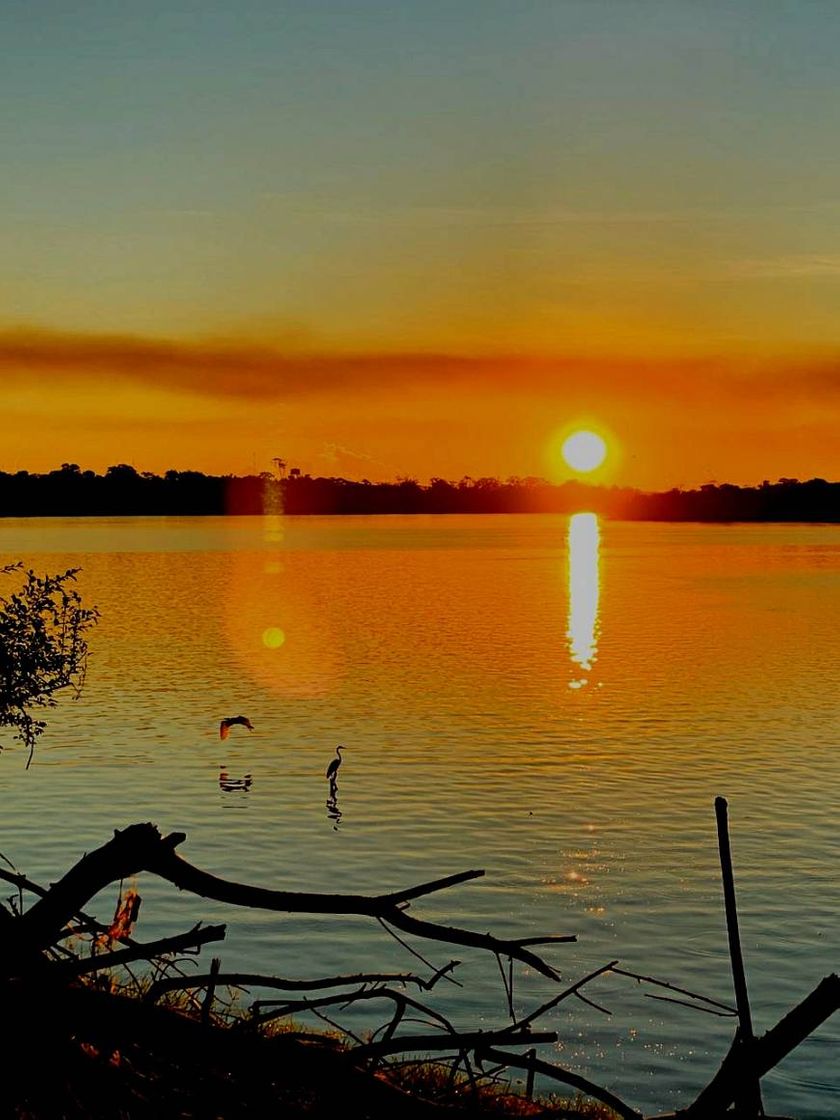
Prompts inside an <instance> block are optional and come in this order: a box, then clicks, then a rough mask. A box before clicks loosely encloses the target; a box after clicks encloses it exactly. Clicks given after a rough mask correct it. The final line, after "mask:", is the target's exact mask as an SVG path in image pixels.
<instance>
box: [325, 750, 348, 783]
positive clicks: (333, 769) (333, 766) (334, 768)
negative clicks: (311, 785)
mask: <svg viewBox="0 0 840 1120" xmlns="http://www.w3.org/2000/svg"><path fill="white" fill-rule="evenodd" d="M343 750H345V748H344V747H336V748H335V754H336V757H335V758H334V759H333V760H332V762H331V763H330V764H329V766H328V767H327V779H328V781H329V782H330V783H331V784H335V778H336V774H338V768H339V766H340V765H341V752H342V751H343Z"/></svg>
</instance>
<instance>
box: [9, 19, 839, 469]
mask: <svg viewBox="0 0 840 1120" xmlns="http://www.w3.org/2000/svg"><path fill="white" fill-rule="evenodd" d="M48 7H49V9H50V13H49V18H46V17H45V16H44V15H43V13H41V15H38V14H37V13H35V11H34V9H33V10H30V9H29V8H27V7H26V6H23V7H19V9H17V10H16V11H15V13H12V14H10V17H9V20H8V21H7V25H6V27H5V28H4V32H5V35H6V37H7V39H8V51H7V58H6V64H5V65H4V67H3V68H2V70H0V103H2V104H3V106H4V110H5V124H4V128H5V129H6V131H5V133H4V169H5V173H4V179H3V183H2V185H1V186H0V246H2V256H0V469H3V470H7V471H8V470H18V469H28V470H33V471H41V470H49V469H52V468H54V467H56V466H58V465H60V463H61V462H65V461H66V462H77V463H79V464H80V466H82V467H83V468H93V469H96V470H102V469H104V468H106V467H107V466H109V465H110V464H112V463H116V462H129V463H131V464H133V465H134V466H135V467H136V468H137V469H139V470H153V471H163V470H166V469H168V468H170V467H174V468H178V469H187V468H194V469H199V470H205V471H213V472H224V473H227V472H236V473H242V472H247V471H253V470H264V469H269V468H270V466H271V459H272V458H273V457H275V456H281V457H283V458H285V459H286V460H288V461H289V462H290V464H293V465H297V466H299V467H300V468H301V469H302V470H304V471H309V472H311V473H319V474H321V473H324V474H343V475H347V476H349V477H357V478H358V477H368V478H371V479H381V478H393V477H395V476H396V475H410V476H415V477H418V478H420V479H421V480H425V479H427V478H429V477H430V476H434V475H440V476H444V477H448V478H454V479H457V478H460V477H462V476H463V475H465V474H469V475H472V476H474V477H478V476H483V475H497V476H501V477H508V476H511V475H518V476H526V475H541V476H547V477H553V478H555V477H563V476H564V475H565V472H564V471H563V470H562V468H560V467H559V465H558V464H557V462H556V456H555V457H554V458H552V456H551V454H550V453H549V450H548V449H549V448H551V447H552V446H555V445H556V438H555V437H556V433H557V432H558V431H566V430H567V429H568V428H569V427H570V426H574V425H576V424H581V425H583V424H586V425H588V426H593V427H595V428H597V429H598V430H600V431H603V432H604V433H605V434H606V435H607V436H608V440H609V443H610V449H611V453H610V456H609V459H608V462H607V466H606V467H605V468H604V469H603V471H602V472H600V473H599V476H598V477H599V480H601V481H605V482H609V481H615V482H617V483H621V484H629V485H638V486H642V487H645V488H664V487H669V486H672V485H694V484H698V483H702V482H706V481H710V480H712V479H716V480H718V481H732V482H739V483H751V482H758V481H761V480H762V479H765V478H768V479H771V480H773V479H776V478H778V477H780V476H791V477H800V478H806V477H812V476H823V477H828V478H832V479H836V478H838V477H840V449H838V448H839V445H840V441H838V439H837V434H836V433H837V432H838V431H840V372H838V371H840V322H838V315H837V308H838V307H839V306H840V221H838V217H840V204H838V202H837V199H838V198H840V163H838V161H837V160H836V158H835V156H834V154H833V148H832V146H831V144H830V139H829V137H830V130H828V129H827V127H826V124H827V122H830V121H831V120H832V119H833V117H834V116H836V115H837V114H838V112H840V80H838V77H837V73H838V71H837V66H836V57H835V51H834V49H833V45H834V44H835V43H836V42H837V38H838V36H840V9H838V10H837V11H836V12H835V11H834V10H833V9H831V8H830V7H828V8H826V7H825V6H823V5H819V6H816V7H815V8H814V10H813V12H812V11H811V9H810V8H809V9H808V10H804V9H802V6H801V5H784V4H783V5H774V6H772V11H771V10H768V7H767V5H766V4H759V3H753V2H752V0H746V2H745V3H743V4H739V5H728V6H723V5H713V6H712V8H711V9H710V8H708V6H707V5H698V4H696V3H694V0H673V2H672V3H669V4H668V5H661V4H651V3H649V2H648V0H603V3H598V4H581V3H579V2H577V0H533V3H529V4H525V5H516V4H514V5H511V4H509V3H506V2H503V0H482V2H481V3H478V4H477V3H475V2H473V0H448V2H447V3H446V4H438V3H437V2H436V0H424V2H423V3H420V2H419V0H418V2H416V3H415V2H414V0H406V2H405V3H404V4H399V5H393V4H391V3H386V2H385V0H362V2H361V3H359V4H358V5H355V4H354V5H350V6H348V5H346V4H342V3H339V2H338V0H323V3H319V4H316V5H299V4H291V3H286V2H285V0H271V2H269V0H241V3H237V4H234V3H233V0H218V2H217V3H215V4H214V5H213V14H212V18H204V17H203V14H202V12H201V11H200V10H199V9H195V11H183V12H182V11H180V10H178V11H174V10H173V9H172V8H171V5H168V4H165V3H163V0H149V3H148V4H146V5H143V6H142V9H138V10H137V11H134V10H133V9H128V8H127V9H123V8H121V9H120V10H119V11H117V10H116V9H115V10H114V11H113V12H112V13H111V14H110V15H108V16H107V18H105V14H104V10H100V9H99V8H97V7H96V6H89V7H88V6H84V5H83V6H82V8H81V9H80V10H78V11H73V12H69V11H66V10H65V8H64V7H63V6H61V5H59V4H57V3H53V2H52V0H49V3H48ZM806 7H807V6H806ZM817 8H819V9H820V11H819V18H817Z"/></svg>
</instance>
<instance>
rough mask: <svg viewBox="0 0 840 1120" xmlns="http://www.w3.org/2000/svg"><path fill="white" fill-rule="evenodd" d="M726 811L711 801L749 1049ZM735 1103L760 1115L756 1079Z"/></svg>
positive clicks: (737, 990) (735, 976) (742, 1028)
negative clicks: (715, 818)
mask: <svg viewBox="0 0 840 1120" xmlns="http://www.w3.org/2000/svg"><path fill="white" fill-rule="evenodd" d="M728 809H729V806H728V805H727V803H726V798H725V797H716V798H715V816H716V817H717V831H718V847H719V849H720V872H721V878H722V880H723V902H724V906H725V908H726V931H727V933H728V935H729V959H730V961H731V963H732V983H733V986H734V988H735V1004H736V1006H737V1008H738V1023H739V1034H740V1037H741V1042H742V1044H743V1045H744V1046H745V1047H751V1046H752V1044H753V1042H754V1041H755V1035H754V1034H753V1025H752V1015H751V1013H750V997H749V993H748V992H747V976H746V972H745V971H744V957H743V954H742V952H741V935H740V933H739V930H738V908H737V905H736V902H735V876H734V875H733V873H732V850H731V848H730V845H729V820H728V816H727V814H728ZM739 1103H740V1105H741V1106H742V1107H743V1109H744V1110H745V1112H746V1114H747V1115H749V1116H763V1115H764V1105H763V1104H762V1100H761V1085H760V1081H759V1078H755V1079H754V1080H753V1079H748V1080H747V1083H746V1084H745V1085H744V1091H743V1094H742V1095H741V1100H740V1102H739Z"/></svg>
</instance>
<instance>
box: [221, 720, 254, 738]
mask: <svg viewBox="0 0 840 1120" xmlns="http://www.w3.org/2000/svg"><path fill="white" fill-rule="evenodd" d="M237 726H240V727H247V728H248V730H249V731H253V730H254V725H253V723H251V721H250V720H249V719H248V717H247V716H228V718H227V719H223V720H222V721H221V723H220V724H219V738H220V739H227V737H228V735H230V729H231V728H232V727H237Z"/></svg>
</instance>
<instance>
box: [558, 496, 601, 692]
mask: <svg viewBox="0 0 840 1120" xmlns="http://www.w3.org/2000/svg"><path fill="white" fill-rule="evenodd" d="M567 540H568V550H569V624H568V629H567V630H566V637H567V638H568V641H569V656H570V657H571V659H572V662H573V664H574V665H575V666H576V667H577V668H579V669H582V670H583V671H584V672H585V673H588V672H589V671H590V670H591V669H592V666H593V665H594V664H595V660H596V658H597V656H598V599H599V596H600V572H599V564H600V547H601V529H600V526H599V524H598V515H597V514H595V513H575V514H572V516H571V517H570V518H569V530H568V538H567ZM586 683H587V678H586V677H578V679H576V680H573V681H571V682H570V684H569V687H570V688H581V687H582V686H583V685H585V684H586Z"/></svg>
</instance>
